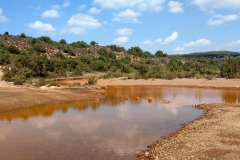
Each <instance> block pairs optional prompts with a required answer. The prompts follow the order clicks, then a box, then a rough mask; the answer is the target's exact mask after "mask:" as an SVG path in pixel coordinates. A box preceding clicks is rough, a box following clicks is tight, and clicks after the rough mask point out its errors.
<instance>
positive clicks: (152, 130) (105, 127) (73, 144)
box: [0, 87, 240, 159]
mask: <svg viewBox="0 0 240 160" xmlns="http://www.w3.org/2000/svg"><path fill="white" fill-rule="evenodd" d="M239 95H240V94H239V92H233V91H221V90H207V89H190V88H160V87H109V88H108V90H107V92H106V97H105V98H104V99H100V100H88V101H81V102H71V103H63V104H53V105H43V106H35V107H31V108H25V109H18V110H14V111H7V112H2V113H0V153H1V158H2V159H109V157H112V159H136V157H135V155H134V152H135V151H137V150H141V149H145V148H146V146H147V145H149V144H150V143H151V142H153V141H156V140H159V139H160V137H161V136H166V135H167V134H169V133H171V132H173V131H174V130H176V129H178V128H179V127H180V125H179V124H182V123H186V122H189V121H191V120H193V119H194V118H196V117H197V116H199V115H201V114H202V111H199V110H196V109H194V108H192V107H187V106H188V105H192V104H198V103H222V102H224V103H237V104H238V103H239V99H240V97H239ZM136 97H139V98H136ZM147 97H151V98H152V102H151V103H148V100H147ZM126 98H130V99H132V100H126ZM134 98H135V99H134Z"/></svg>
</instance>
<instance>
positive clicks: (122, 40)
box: [113, 37, 129, 44]
mask: <svg viewBox="0 0 240 160" xmlns="http://www.w3.org/2000/svg"><path fill="white" fill-rule="evenodd" d="M128 41H129V38H128V37H118V38H116V39H114V40H113V43H114V44H122V43H126V42H128Z"/></svg>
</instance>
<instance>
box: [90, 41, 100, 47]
mask: <svg viewBox="0 0 240 160" xmlns="http://www.w3.org/2000/svg"><path fill="white" fill-rule="evenodd" d="M97 45H98V43H97V42H95V41H91V42H90V46H97Z"/></svg>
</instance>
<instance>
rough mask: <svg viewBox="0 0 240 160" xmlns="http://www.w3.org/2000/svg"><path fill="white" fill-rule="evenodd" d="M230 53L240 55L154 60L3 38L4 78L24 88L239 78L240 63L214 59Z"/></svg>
mask: <svg viewBox="0 0 240 160" xmlns="http://www.w3.org/2000/svg"><path fill="white" fill-rule="evenodd" d="M225 54H226V55H229V54H231V55H233V56H235V55H236V56H237V55H239V53H235V52H234V54H233V52H228V51H224V52H223V51H222V52H204V53H192V54H188V55H182V56H168V55H167V54H164V53H163V52H162V51H161V50H158V51H157V52H156V54H155V55H152V54H151V53H150V52H148V51H143V50H142V49H141V48H140V47H138V46H135V47H131V48H129V49H128V50H126V49H125V48H123V47H120V46H116V45H108V46H99V45H98V44H97V42H95V41H92V42H91V43H90V44H87V43H86V42H84V41H77V42H73V43H70V44H68V43H67V42H66V41H65V40H64V39H61V40H60V41H59V42H55V41H53V40H51V38H49V37H46V36H42V37H38V38H33V37H28V36H25V34H21V35H16V36H13V35H9V34H8V33H5V34H4V35H0V66H3V69H2V70H3V73H4V75H3V77H2V79H3V80H5V81H10V82H14V84H19V85H21V84H24V83H31V84H34V85H36V86H39V85H45V84H46V83H47V79H52V78H59V77H78V76H81V75H83V74H86V73H94V72H102V74H100V75H103V76H102V78H113V77H127V78H128V79H138V78H144V79H148V78H162V79H174V78H207V79H212V78H214V77H220V76H221V77H228V78H234V77H240V58H239V59H228V60H226V62H221V61H213V60H212V59H211V56H216V57H217V56H219V55H225ZM92 79H94V78H91V79H90V80H92ZM91 83H92V82H91Z"/></svg>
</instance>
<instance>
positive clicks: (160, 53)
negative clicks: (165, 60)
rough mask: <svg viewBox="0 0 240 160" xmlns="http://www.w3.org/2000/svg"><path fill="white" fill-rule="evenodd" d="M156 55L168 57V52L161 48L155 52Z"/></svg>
mask: <svg viewBox="0 0 240 160" xmlns="http://www.w3.org/2000/svg"><path fill="white" fill-rule="evenodd" d="M155 56H157V57H166V56H167V54H166V53H163V51H161V50H158V51H157V52H156V53H155Z"/></svg>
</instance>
